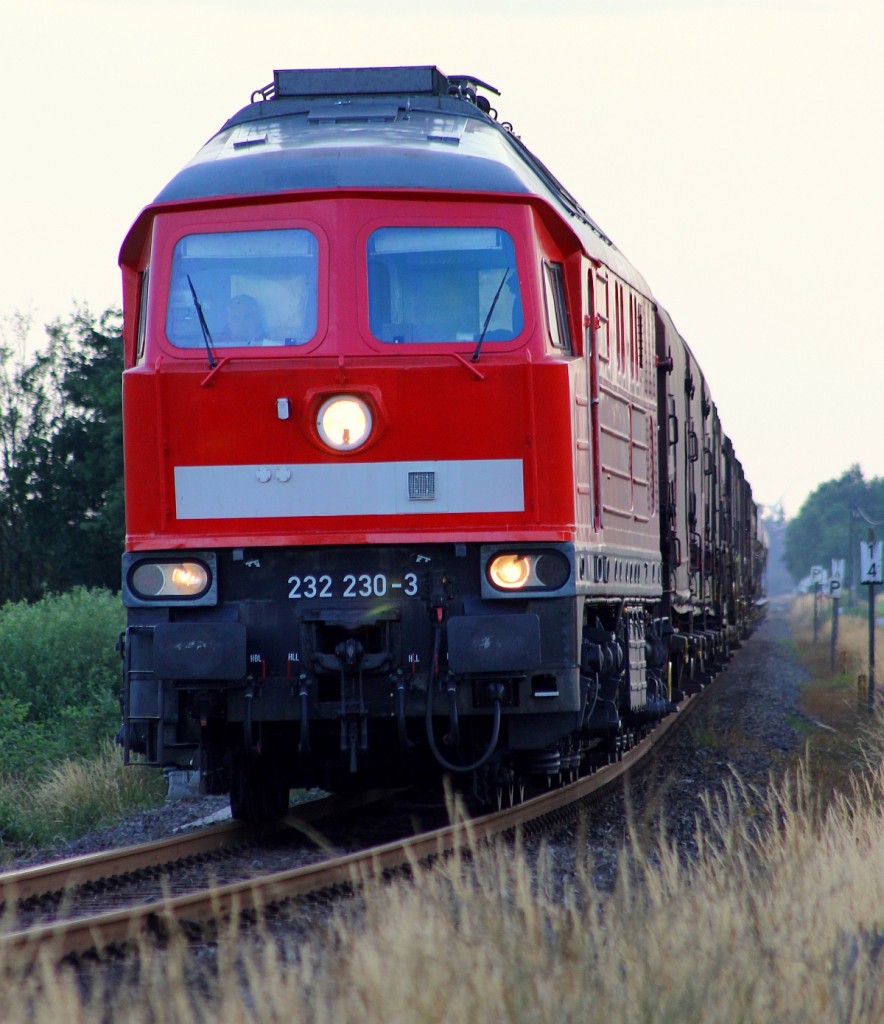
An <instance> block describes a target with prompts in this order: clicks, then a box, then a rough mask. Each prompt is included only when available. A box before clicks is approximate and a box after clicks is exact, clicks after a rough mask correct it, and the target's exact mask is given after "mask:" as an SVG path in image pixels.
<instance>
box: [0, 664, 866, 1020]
mask: <svg viewBox="0 0 884 1024" xmlns="http://www.w3.org/2000/svg"><path fill="white" fill-rule="evenodd" d="M820 686H821V689H820V692H821V693H827V694H828V695H829V699H828V700H827V701H825V700H820V708H821V709H823V710H824V709H827V708H835V707H837V700H836V695H838V694H839V692H840V691H839V686H841V687H842V688H844V687H846V686H847V682H842V683H840V684H839V683H837V682H832V681H831V680H826V681H824V682H823V683H821V684H820ZM827 688H828V689H827ZM840 696H841V697H843V698H844V700H845V702H846V703H848V704H849V700H848V695H846V694H841V695H840ZM839 699H840V698H839ZM840 713H841V712H840V711H839V712H838V714H836V716H835V717H836V718H837V717H838V715H840ZM846 713H847V712H846V711H845V714H846ZM851 713H854V714H855V708H854V709H852V712H851ZM867 719H868V716H867V715H866V721H867ZM846 720H847V719H846V718H845V721H846ZM852 735H854V736H855V734H852ZM845 779H846V776H845ZM857 780H858V781H857ZM820 792H821V790H820V787H819V786H818V785H817V784H816V782H815V780H814V779H812V778H811V777H810V775H809V770H808V768H807V767H806V765H805V766H801V767H799V769H798V770H797V771H795V772H793V773H791V774H790V775H789V776H788V777H787V778H786V779H785V780H784V781H783V782H782V784H781V785H780V787H779V789H778V790H774V789H771V791H770V794H769V795H767V796H762V795H761V794H747V793H745V792H742V791H741V789H740V787H739V784H737V783H735V784H734V785H733V786H732V787H731V789H730V791H729V793H728V795H727V798H726V799H725V800H724V801H722V802H721V803H720V804H717V805H716V806H714V807H709V808H708V810H709V814H708V820H709V821H710V822H712V824H711V825H709V826H707V827H706V831H705V832H703V833H702V834H699V835H698V845H699V854H698V856H697V858H696V859H695V860H690V861H687V860H686V859H685V858H684V856H683V855H682V854H680V853H679V852H678V851H677V850H676V849H675V848H673V847H669V846H667V845H666V844H665V843H658V844H657V846H656V848H655V849H654V850H653V853H652V855H651V856H646V855H645V854H644V853H643V852H642V849H640V848H639V844H638V843H637V842H636V844H635V845H634V846H633V848H629V847H627V848H626V849H625V850H624V852H623V856H622V866H621V871H620V874H619V881H618V884H617V886H616V888H615V891H614V892H613V894H604V893H601V892H599V891H598V890H596V889H595V888H594V886H593V883H592V877H593V871H592V864H591V862H590V860H589V859H588V856H587V855H585V854H583V855H581V856H578V858H577V861H576V863H575V867H574V871H573V872H572V873H570V874H569V875H568V876H567V877H561V876H558V875H557V874H556V871H557V868H556V867H555V863H556V862H554V861H553V860H552V859H551V858H547V857H545V856H541V857H540V859H539V862H536V863H535V862H531V861H529V860H528V858H527V857H525V856H523V855H522V854H521V852H519V851H518V850H516V851H515V852H514V851H513V850H512V849H511V848H509V847H504V846H500V847H495V848H494V849H491V850H487V849H480V850H475V851H474V852H473V855H472V857H469V858H460V857H457V858H453V859H451V860H449V861H448V862H447V863H445V864H441V865H437V866H436V867H435V868H434V869H433V870H432V871H423V870H417V871H415V873H414V875H413V877H412V878H411V879H410V880H408V881H405V882H401V881H400V882H397V883H395V884H375V883H372V884H369V885H367V886H366V887H365V889H364V891H363V893H362V895H361V896H360V898H358V899H354V900H352V901H351V902H350V903H349V904H347V905H345V906H344V907H343V908H342V909H340V910H338V911H337V912H336V914H335V916H334V919H333V922H332V924H331V925H330V926H328V927H327V926H325V925H322V926H321V927H319V928H318V929H316V931H315V934H313V935H312V936H311V937H309V938H307V939H304V938H300V939H298V940H293V939H290V938H285V933H284V932H283V931H282V930H277V931H275V932H274V933H273V934H271V932H270V931H269V930H268V929H267V928H264V929H260V930H259V931H258V932H257V934H256V933H255V932H254V931H252V932H250V933H249V938H248V939H247V940H246V939H245V938H244V935H243V933H242V932H241V931H240V930H239V929H238V928H237V927H236V926H235V925H231V926H229V927H228V929H227V931H226V933H225V934H223V935H222V936H221V937H220V938H219V941H218V944H217V946H216V947H215V949H214V953H213V955H210V956H209V957H207V956H206V951H205V950H202V951H201V952H200V953H199V954H198V955H194V954H192V953H191V952H190V951H189V950H188V948H187V946H186V944H185V943H184V942H183V941H182V940H180V939H177V940H173V941H172V942H171V944H170V945H169V946H168V947H166V948H165V949H163V950H161V951H157V950H149V949H146V948H145V949H143V950H142V951H141V954H140V956H139V957H138V958H137V960H136V961H134V962H133V963H132V964H131V965H129V966H125V965H118V966H117V967H115V968H112V969H109V970H108V971H106V972H105V973H104V974H102V975H100V976H98V977H97V978H96V977H93V984H92V985H91V988H90V991H89V993H88V995H84V988H83V986H82V984H81V983H78V982H77V981H76V980H75V979H74V977H73V975H72V974H71V973H70V971H59V970H56V969H55V968H53V967H50V966H48V965H44V967H43V969H42V971H41V972H39V973H38V974H36V975H34V976H33V977H32V978H31V979H30V980H29V981H27V982H26V983H21V982H19V983H18V987H17V992H18V996H17V998H16V999H14V1000H7V1001H6V1006H5V1012H4V1014H3V1016H2V1019H3V1020H6V1021H10V1022H15V1024H18V1022H19V1021H20V1022H22V1024H24V1022H25V1021H26V1020H27V1021H33V1022H35V1024H44V1022H45V1024H48V1022H49V1021H53V1022H54V1021H56V1020H65V1021H77V1022H78V1024H92V1022H98V1021H104V1020H108V1021H110V1020H112V1021H126V1022H131V1024H142V1022H143V1024H148V1022H150V1024H195V1022H200V1024H201V1022H204V1021H219V1020H220V1021H224V1022H229V1024H240V1022H242V1024H246V1022H248V1024H264V1022H267V1024H271V1022H272V1024H275V1022H280V1024H281V1022H287V1024H288V1022H291V1021H303V1022H310V1024H350V1022H353V1024H357V1022H358V1024H365V1022H373V1021H384V1022H385V1024H387V1022H390V1024H443V1022H444V1024H473V1022H475V1021H490V1022H507V1024H509V1022H512V1024H535V1022H546V1021H553V1022H569V1021H574V1022H578V1021H579V1022H583V1021H587V1020H599V1021H605V1022H618V1024H621V1022H622V1024H632V1022H641V1024H692V1022H697V1024H700V1022H702V1024H735V1022H739V1024H771V1022H773V1021H776V1022H777V1024H805V1022H808V1021H814V1022H816V1021H826V1022H827V1024H828V1022H833V1024H880V1021H881V1020H884V984H882V980H884V977H882V965H884V872H882V870H881V864H882V863H884V767H878V768H876V769H874V770H873V769H871V768H869V769H867V770H866V771H865V772H864V773H863V774H862V775H858V776H854V778H853V781H852V782H847V781H844V782H843V785H842V788H841V790H840V792H835V793H834V794H830V795H829V798H828V799H826V800H823V799H821V798H820V795H819V794H820ZM759 801H761V802H762V803H763V804H764V812H763V813H761V814H759V813H758V812H757V808H758V803H759ZM642 848H643V847H642ZM280 936H282V937H280ZM0 969H2V965H0Z"/></svg>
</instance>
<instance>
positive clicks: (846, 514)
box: [784, 465, 884, 587]
mask: <svg viewBox="0 0 884 1024" xmlns="http://www.w3.org/2000/svg"><path fill="white" fill-rule="evenodd" d="M876 524H877V525H876ZM870 529H873V530H875V532H876V536H877V539H879V540H881V539H884V478H881V477H873V478H872V479H871V480H866V479H865V478H864V476H863V472H862V469H861V468H860V467H859V466H858V465H854V466H851V467H850V469H848V470H847V471H846V472H845V473H843V474H842V475H841V476H840V477H838V478H837V479H836V480H828V481H827V482H826V483H824V484H820V486H819V487H817V489H816V490H815V491H814V492H813V493H812V494H811V495H810V497H809V498H807V500H806V501H805V502H804V504H803V505H802V506H801V508H800V510H799V511H798V514H797V515H796V516H795V517H794V519H791V520H789V523H788V525H787V529H786V542H785V551H784V559H785V563H786V568H787V569H788V570H789V572H790V573H791V575H792V578H793V580H794V581H795V582H796V583H797V582H798V581H799V580H800V579H802V578H803V577H805V576H807V575H808V573H809V572H810V569H811V566H813V565H821V566H822V567H823V568H824V569H825V570H826V571H827V572H828V571H829V569H830V567H831V561H832V559H833V558H843V559H844V560H845V563H846V565H845V569H846V572H847V579H846V580H845V583H846V585H847V586H848V587H852V586H854V584H855V583H856V581H857V579H858V573H859V545H860V541H864V540H866V539H867V538H868V533H869V530H870Z"/></svg>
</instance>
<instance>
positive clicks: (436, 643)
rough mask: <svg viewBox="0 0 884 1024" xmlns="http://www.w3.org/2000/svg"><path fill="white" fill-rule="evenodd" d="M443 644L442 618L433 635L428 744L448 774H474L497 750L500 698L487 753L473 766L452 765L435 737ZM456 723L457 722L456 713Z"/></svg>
mask: <svg viewBox="0 0 884 1024" xmlns="http://www.w3.org/2000/svg"><path fill="white" fill-rule="evenodd" d="M441 644H442V621H441V618H440V619H439V620H438V621H437V622H436V626H435V631H434V635H433V657H432V659H431V662H430V679H429V683H428V684H427V715H426V725H427V742H428V743H429V745H430V750H431V751H432V753H433V757H435V758H436V760H437V761H438V762H439V764H440V765H441V766H442V767H443V768H444V769H445V770H446V771H448V772H454V773H458V774H463V773H464V772H474V771H476V770H477V769H479V768H481V767H482V765H484V764H486V763H487V762H488V761H489V760H490V758H491V755H492V754H493V753H494V751H495V750H496V749H497V741H498V739H499V738H500V698H499V697H495V698H494V722H493V724H492V727H491V739H490V740H489V742H488V746H487V747H486V748H485V752H484V753H483V754H482V756H481V757H480V758H479V759H478V760H477V761H474V762H473V763H472V764H463V765H460V764H452V763H451V762H450V761H449V760H447V759H446V758H445V757H443V755H442V752H441V751H440V750H439V747H438V746H437V745H436V738H435V737H434V736H433V693H434V691H435V687H436V674H437V671H438V667H439V648H440V646H441ZM454 721H455V722H456V721H457V718H456V712H455V718H454Z"/></svg>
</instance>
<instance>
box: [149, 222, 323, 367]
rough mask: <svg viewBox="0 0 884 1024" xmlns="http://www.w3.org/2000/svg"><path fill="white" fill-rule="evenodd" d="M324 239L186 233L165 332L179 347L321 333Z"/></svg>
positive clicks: (282, 340) (294, 233)
mask: <svg viewBox="0 0 884 1024" xmlns="http://www.w3.org/2000/svg"><path fill="white" fill-rule="evenodd" d="M318 249H319V247H318V244H317V240H316V237H315V236H314V235H313V234H312V233H311V232H309V231H306V230H303V229H300V228H298V229H288V230H272V231H228V232H216V233H214V234H200V235H187V236H185V237H184V238H182V239H181V240H180V241H179V242H178V244H177V245H176V246H175V252H174V255H173V257H172V283H171V287H170V289H169V308H168V313H167V316H166V334H167V336H168V338H169V341H171V342H172V344H173V345H178V346H180V347H182V348H197V347H202V346H203V345H204V344H205V339H204V337H203V331H202V327H201V325H200V318H199V313H198V311H197V302H198V303H199V307H200V309H201V310H202V314H203V318H204V320H205V324H206V327H207V328H208V331H209V334H210V336H211V342H212V345H214V346H216V347H219V348H223V347H225V346H227V347H233V346H239V345H303V344H304V343H305V342H307V341H310V339H311V338H312V337H313V335H314V334H315V333H316V296H317V272H316V271H317V262H318Z"/></svg>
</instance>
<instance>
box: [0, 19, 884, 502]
mask: <svg viewBox="0 0 884 1024" xmlns="http://www.w3.org/2000/svg"><path fill="white" fill-rule="evenodd" d="M882 48H884V4H881V3H880V0H734V2H732V3H731V2H727V0H680V2H679V0H656V2H654V0H530V2H529V0H484V2H480V3H476V4H474V5H470V4H448V5H446V4H440V3H438V0H383V2H380V3H378V4H367V3H365V2H364V0H311V2H309V3H305V2H302V0H248V2H246V0H211V2H205V3H203V2H198V0H169V2H163V0H160V2H153V0H139V2H134V0H91V2H81V0H29V2H28V3H20V4H16V5H15V8H14V9H12V10H6V11H5V12H4V15H3V26H2V36H0V95H2V98H3V99H2V102H3V108H4V112H5V118H4V122H5V130H4V132H3V135H2V141H0V183H2V189H0V225H2V233H0V317H3V316H6V315H9V314H11V313H12V312H14V311H16V310H21V311H24V312H31V313H33V315H34V317H35V321H36V324H37V328H36V330H35V332H34V333H35V336H36V338H37V339H38V340H39V339H40V338H41V337H42V330H41V328H40V325H42V324H43V323H44V322H46V321H49V320H52V319H54V318H55V317H58V316H61V317H65V316H67V315H68V314H69V313H70V312H72V310H73V304H74V302H75V301H77V302H82V303H86V304H88V306H89V307H90V308H91V309H92V310H93V312H99V311H101V310H103V309H104V308H105V307H107V306H109V305H112V304H119V302H120V284H119V270H118V267H117V262H116V261H117V254H118V252H119V247H120V243H121V242H122V239H123V237H124V235H125V233H126V231H127V230H128V228H129V226H130V224H131V223H132V221H133V220H134V219H135V217H136V216H137V214H138V212H139V211H140V210H141V208H142V207H143V206H145V205H146V204H147V203H149V202H150V201H151V200H152V199H153V198H154V196H155V195H156V194H157V193H158V192H159V191H160V189H161V188H162V187H163V185H164V184H165V183H166V181H167V180H168V179H169V178H170V177H171V176H172V175H173V174H174V173H175V172H176V171H177V170H178V169H179V168H180V167H181V166H183V165H184V164H185V163H186V162H187V161H188V160H189V159H190V158H191V156H192V155H193V154H194V153H195V152H196V150H197V149H198V148H199V147H200V146H201V145H202V143H203V142H205V141H206V139H207V138H209V137H210V136H211V135H212V134H214V132H215V131H216V130H217V129H218V128H219V127H220V126H221V124H222V123H223V122H224V121H225V120H226V119H227V118H228V117H229V116H230V115H231V114H232V113H234V112H235V111H236V110H238V109H239V108H240V107H242V106H244V105H245V104H246V103H247V102H248V100H249V96H250V94H251V92H252V90H254V89H256V88H258V87H260V86H263V85H266V84H267V83H269V82H270V81H271V80H272V77H273V71H274V69H276V68H297V67H346V66H370V65H387V66H389V65H404V64H435V65H437V66H438V67H439V68H440V69H441V70H442V71H443V72H445V73H448V74H452V75H454V74H472V75H475V76H477V77H478V78H481V79H483V80H484V81H487V82H490V83H491V84H492V85H494V86H496V87H497V88H498V89H499V90H500V92H501V94H502V95H501V96H500V97H499V98H498V99H497V100H495V106H496V107H497V109H498V111H499V113H500V117H501V119H502V120H508V121H511V122H512V123H513V125H514V126H515V129H516V132H517V133H518V134H519V135H520V136H521V138H522V139H523V141H524V142H525V143H526V144H527V145H528V146H529V147H530V148H531V149H532V150H533V151H534V152H535V153H536V154H537V155H538V156H539V157H540V159H541V160H543V161H544V163H546V164H547V166H548V167H549V168H550V169H551V170H552V171H553V173H554V174H556V176H557V177H558V178H559V179H560V180H561V181H562V182H563V184H564V185H565V186H566V187H567V188H568V189H569V190H570V191H571V192H572V193H573V194H574V195H575V196H576V197H577V199H578V200H579V201H580V202H581V203H582V205H583V206H584V208H585V209H586V210H587V211H588V212H589V214H590V216H592V217H593V219H594V220H595V221H596V222H597V223H598V224H599V225H600V226H601V227H602V228H603V229H604V230H605V231H606V232H607V234H608V235H609V236H610V237H611V238H612V239H613V240H614V242H615V243H616V244H617V245H618V246H619V248H620V249H621V250H622V251H623V252H624V253H625V255H626V256H627V257H628V258H629V259H630V260H631V261H632V262H633V263H634V264H635V266H636V267H637V268H638V269H639V271H640V272H641V273H642V274H643V275H644V276H645V278H646V279H647V281H648V282H649V284H650V286H651V289H652V291H653V293H654V296H655V297H656V299H657V300H658V301H659V302H660V303H661V304H662V305H664V306H665V307H666V308H667V309H668V310H669V312H670V313H671V315H672V317H673V319H674V321H675V323H676V325H677V326H678V328H679V329H680V330H681V332H682V333H683V334H684V336H685V337H686V339H687V341H688V343H689V344H690V346H691V348H692V349H693V351H694V352H695V354H696V355H697V357H698V359H699V361H700V363H701V365H702V367H703V369H704V372H705V374H706V377H707V379H708V381H709V384H710V387H711V391H712V396H713V399H714V401H715V402H716V404H717V405H718V408H719V412H720V414H721V417H722V421H723V423H724V426H725V430H726V431H727V433H728V434H729V435H730V436H731V438H732V439H733V442H734V445H735V448H736V451H737V454H738V456H739V458H740V459H741V460H742V462H743V465H744V468H745V471H746V474H747V476H748V478H749V479H750V481H751V482H752V485H753V488H754V493H755V497H756V500H757V501H759V502H760V503H764V504H773V503H775V502H777V501H780V500H781V501H782V502H783V503H784V505H785V509H786V512H787V514H788V515H794V514H795V513H796V512H797V511H798V509H799V507H800V505H801V503H802V502H803V501H804V500H805V498H806V497H807V495H808V494H809V493H810V492H811V491H812V490H813V489H814V488H815V487H816V486H817V485H818V484H820V483H822V482H824V481H826V480H828V479H831V478H833V477H836V476H840V474H841V473H842V472H843V471H844V470H845V469H847V468H848V467H849V466H850V465H851V464H852V463H857V462H858V463H859V464H860V465H861V466H862V469H863V471H864V473H865V475H866V477H867V478H868V477H872V476H884V430H882V426H884V416H882V414H881V411H880V403H881V398H880V395H881V391H882V383H884V355H882V344H884V339H881V338H879V336H878V335H879V332H882V325H881V316H880V308H881V296H882V289H881V279H882V272H884V255H882V253H884V248H882V242H881V240H882V238H884V201H882V189H884V59H882V54H881V51H882Z"/></svg>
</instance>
